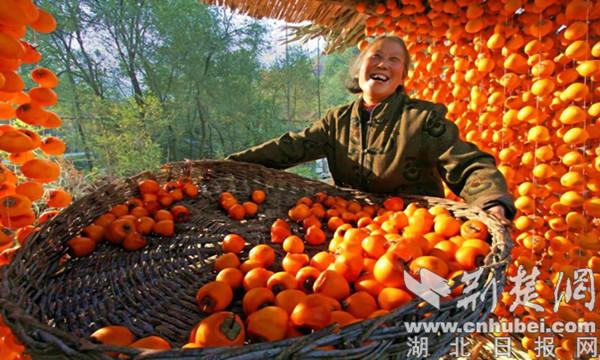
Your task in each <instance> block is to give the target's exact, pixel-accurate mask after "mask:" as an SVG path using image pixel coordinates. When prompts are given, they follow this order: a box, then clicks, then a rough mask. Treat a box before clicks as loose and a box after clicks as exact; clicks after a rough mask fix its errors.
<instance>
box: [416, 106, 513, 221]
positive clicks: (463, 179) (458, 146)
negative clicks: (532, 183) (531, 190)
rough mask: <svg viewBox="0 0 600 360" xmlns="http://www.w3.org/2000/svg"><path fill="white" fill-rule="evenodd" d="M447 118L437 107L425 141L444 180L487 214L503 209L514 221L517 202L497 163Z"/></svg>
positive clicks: (428, 125)
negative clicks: (467, 138)
mask: <svg viewBox="0 0 600 360" xmlns="http://www.w3.org/2000/svg"><path fill="white" fill-rule="evenodd" d="M445 114H446V109H445V108H444V107H443V106H441V105H436V106H435V109H434V110H432V111H431V113H430V114H429V117H428V118H427V120H426V122H425V124H424V132H425V134H424V139H427V142H428V148H429V149H430V150H431V151H432V153H433V154H435V155H436V158H437V169H438V171H439V173H440V175H441V177H442V179H443V180H444V181H445V182H446V184H447V185H448V187H449V188H450V189H451V190H452V191H453V192H454V193H455V194H458V195H459V196H460V197H462V198H463V199H465V201H466V202H467V203H470V204H473V205H476V206H479V207H481V208H482V209H486V210H487V209H490V208H493V207H495V206H497V205H501V206H503V207H504V208H505V210H506V211H505V216H506V217H507V218H508V219H513V218H514V216H515V213H516V209H515V205H514V199H513V197H512V195H511V194H510V193H509V192H508V188H507V185H506V180H505V179H504V175H502V173H501V172H500V171H499V170H498V168H497V167H496V160H495V159H494V157H493V156H492V155H490V154H489V153H486V152H484V151H481V150H479V148H478V147H477V146H476V145H475V144H472V143H469V142H465V141H463V140H461V139H460V136H459V131H458V127H457V126H456V124H454V123H453V122H451V121H449V120H447V119H446V118H445Z"/></svg>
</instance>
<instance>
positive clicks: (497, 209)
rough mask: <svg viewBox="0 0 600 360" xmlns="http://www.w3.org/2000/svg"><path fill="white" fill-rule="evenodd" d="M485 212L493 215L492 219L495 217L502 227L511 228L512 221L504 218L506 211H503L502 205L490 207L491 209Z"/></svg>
mask: <svg viewBox="0 0 600 360" xmlns="http://www.w3.org/2000/svg"><path fill="white" fill-rule="evenodd" d="M487 212H488V213H489V214H491V215H493V216H494V217H496V218H497V219H498V220H499V221H500V223H502V225H504V226H506V227H508V228H511V227H512V221H510V220H508V219H507V218H506V209H504V206H502V205H495V206H492V207H491V208H489V209H487Z"/></svg>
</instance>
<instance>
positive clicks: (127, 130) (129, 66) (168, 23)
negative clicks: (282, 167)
mask: <svg viewBox="0 0 600 360" xmlns="http://www.w3.org/2000/svg"><path fill="white" fill-rule="evenodd" d="M40 5H41V6H42V7H44V8H46V9H48V10H49V11H50V12H52V13H53V14H54V16H55V17H56V19H57V20H58V24H59V29H58V31H56V32H55V33H53V34H51V35H41V36H39V37H38V38H36V39H35V41H36V42H37V43H38V44H39V46H40V48H41V51H42V53H43V54H44V60H43V61H42V64H41V65H43V66H46V67H49V68H51V69H53V70H54V71H55V72H56V73H58V74H60V79H61V84H60V86H59V87H58V88H57V92H58V93H59V95H60V101H59V104H58V105H57V106H55V108H54V109H53V110H54V111H56V112H57V113H58V114H59V115H60V116H61V117H62V118H63V126H62V127H61V128H59V129H57V130H53V133H54V132H58V134H57V135H59V136H62V137H63V138H64V139H65V141H66V143H67V144H68V152H70V153H77V154H83V155H80V156H79V157H77V162H76V165H77V167H78V168H80V169H83V170H85V171H86V173H87V174H88V175H89V176H92V177H97V176H98V174H106V175H108V176H127V175H132V174H135V173H138V172H140V171H144V170H153V169H156V168H157V167H158V166H159V165H160V164H161V163H164V162H170V161H178V160H183V159H200V158H222V157H224V156H225V155H227V154H229V153H231V152H234V151H238V150H241V149H244V148H247V147H249V146H253V145H256V144H258V143H261V142H263V141H266V140H268V139H271V138H273V137H276V136H280V135H281V134H282V133H284V132H286V131H290V130H300V129H302V128H304V127H306V126H307V125H309V124H310V123H311V122H313V121H316V120H317V117H318V113H319V109H318V103H319V99H318V98H317V96H318V94H321V95H320V96H321V99H320V101H321V113H324V110H325V109H327V108H329V107H332V106H336V105H340V104H343V103H346V102H348V101H349V100H350V99H351V98H352V96H351V95H350V94H349V93H348V92H347V91H346V90H345V89H344V87H343V80H344V79H345V76H346V73H347V65H348V63H349V61H350V58H351V57H352V56H353V55H355V52H354V51H347V52H345V53H343V54H334V55H331V56H328V57H326V58H324V59H321V60H322V64H323V70H322V74H321V82H320V89H319V88H318V82H317V71H316V70H317V69H316V59H315V56H314V55H309V54H308V53H307V52H306V51H304V50H303V49H301V48H299V47H297V46H294V45H293V44H291V45H289V48H288V51H287V55H286V56H281V57H279V58H277V59H276V60H275V61H274V63H272V64H265V63H264V62H263V61H261V59H262V57H263V55H264V54H265V53H266V52H267V51H269V50H270V48H271V44H270V39H269V38H268V36H267V35H268V32H267V29H266V27H265V25H263V24H262V23H260V22H257V21H255V20H252V19H241V18H239V17H233V16H232V14H231V13H229V12H226V11H225V10H223V8H217V7H215V8H211V7H208V6H206V5H204V4H202V3H199V2H197V1H196V0H135V1H126V2H122V1H117V0H107V1H97V0H59V1H56V0H41V1H40ZM293 171H294V172H299V173H301V174H302V175H305V176H310V177H315V176H316V173H315V172H314V170H312V167H311V165H305V166H301V167H299V168H297V169H295V170H293Z"/></svg>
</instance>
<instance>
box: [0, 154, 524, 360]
mask: <svg viewBox="0 0 600 360" xmlns="http://www.w3.org/2000/svg"><path fill="white" fill-rule="evenodd" d="M181 176H191V177H192V178H193V179H194V181H195V182H196V183H197V184H198V185H199V187H200V191H201V193H200V195H199V196H198V197H197V198H194V199H186V200H183V201H182V202H181V203H182V204H183V205H185V206H187V207H188V208H189V209H190V213H191V214H190V215H191V218H190V221H189V222H187V223H181V224H177V225H176V231H175V232H176V234H175V236H174V237H172V238H165V237H159V236H149V237H147V240H148V246H146V247H145V248H143V249H142V250H139V251H135V252H126V251H124V250H123V249H121V248H120V247H116V246H113V245H111V244H108V243H102V244H100V246H99V247H98V248H97V249H96V250H95V251H94V252H93V253H92V254H91V255H89V256H87V257H84V258H66V257H65V255H66V252H67V246H66V241H68V240H69V239H70V238H71V237H73V236H75V235H77V234H79V232H80V231H81V229H82V228H83V227H85V226H87V225H89V224H90V223H91V222H93V221H94V219H96V218H97V217H98V216H100V215H101V214H103V213H104V212H106V211H107V210H108V209H110V208H111V207H112V206H114V205H116V204H119V203H122V202H124V201H126V200H127V199H128V198H130V197H133V196H136V195H137V182H138V181H139V180H141V179H144V178H154V179H156V180H158V181H160V182H165V181H168V180H171V179H177V178H179V177H181ZM255 189H263V190H265V191H266V193H267V201H266V202H265V203H264V204H262V205H261V207H260V211H259V214H258V216H257V217H256V218H254V219H248V220H244V221H242V222H238V221H232V220H231V219H229V218H228V217H227V216H226V214H225V213H224V212H223V211H222V210H221V209H220V208H219V205H218V196H219V194H220V193H221V192H223V191H229V192H231V193H233V194H234V195H235V196H236V197H237V198H238V199H246V198H247V197H248V196H249V194H250V193H251V192H252V191H253V190H255ZM318 191H324V192H326V193H328V194H331V195H342V196H345V197H347V198H355V199H360V200H361V201H365V202H371V203H373V202H379V201H381V198H379V197H377V196H373V195H367V194H363V193H358V192H355V191H349V190H343V189H338V188H335V187H332V186H329V185H327V184H324V183H321V182H317V181H312V180H308V179H305V178H302V177H299V176H296V175H293V174H290V173H287V172H283V171H277V170H272V169H268V168H265V167H262V166H259V165H252V164H245V163H238V162H231V161H193V162H192V161H187V162H179V163H172V164H169V165H168V166H166V167H165V168H164V169H163V171H162V172H160V173H158V174H149V173H144V174H140V175H138V176H135V177H132V178H129V179H123V180H120V181H117V182H115V183H113V184H110V185H107V186H105V187H103V188H100V189H98V190H97V191H95V192H93V193H91V194H89V195H87V196H85V197H82V198H81V199H79V200H78V201H76V202H74V203H73V204H72V205H71V206H70V207H69V208H67V209H66V210H64V211H63V212H62V213H61V214H60V215H58V216H57V217H55V218H54V219H52V220H51V221H49V222H47V223H46V224H45V225H44V226H43V228H42V229H41V230H40V231H39V232H38V233H36V235H34V237H32V238H31V239H29V241H28V242H27V243H26V245H25V246H24V248H23V249H22V250H21V251H19V252H18V253H17V256H16V258H15V260H14V261H13V262H12V263H11V264H10V265H9V266H7V267H4V268H3V270H2V272H1V273H0V279H1V282H0V310H1V311H2V315H3V316H4V318H5V319H6V322H7V323H8V324H9V325H10V326H11V327H12V329H13V330H14V332H15V334H16V335H17V336H18V337H19V338H20V339H21V341H22V342H23V343H24V344H25V345H26V347H27V350H28V352H30V353H31V354H32V355H33V356H34V357H35V358H49V359H63V358H86V359H90V358H107V357H106V355H104V354H103V352H105V351H110V350H118V351H120V352H123V353H125V354H129V355H138V357H139V358H146V357H150V358H175V357H176V358H199V357H202V358H215V359H216V358H218V359H225V358H227V359H263V358H266V357H279V358H291V357H301V358H307V359H310V358H345V359H354V358H356V359H358V358H361V359H364V358H376V357H379V356H381V355H382V354H397V355H398V356H399V357H400V358H403V357H405V355H406V352H407V350H408V349H407V347H406V338H407V334H406V332H405V330H404V329H403V327H402V326H401V323H402V322H403V321H412V320H418V319H420V318H422V316H423V314H425V313H428V312H433V315H431V316H430V317H428V318H427V320H426V321H457V322H459V323H464V322H465V321H478V320H479V319H483V318H485V317H486V316H487V315H488V314H489V312H490V311H491V302H492V299H491V298H490V297H487V298H486V300H485V301H482V302H479V303H478V304H477V309H476V311H474V312H468V313H465V312H464V311H463V310H457V308H456V302H457V301H458V300H459V299H460V298H455V299H453V300H451V301H448V302H445V303H442V308H441V309H440V311H435V309H434V308H433V307H431V306H429V305H427V306H424V307H420V308H417V306H416V305H417V303H418V301H416V300H415V301H414V302H413V303H412V305H410V306H405V307H403V308H401V309H398V310H396V311H393V312H391V313H390V314H388V315H386V316H383V317H380V318H377V319H372V320H366V321H362V322H360V323H356V324H353V325H351V326H348V327H345V328H344V329H342V330H335V331H334V328H333V327H330V328H326V329H323V330H321V331H319V332H315V333H313V334H310V335H307V336H304V337H300V338H293V339H287V340H283V341H279V342H272V343H257V344H250V345H247V346H244V347H242V348H208V349H186V350H172V351H167V352H161V353H158V354H157V353H152V352H145V353H141V352H140V351H139V350H137V349H127V348H115V347H110V346H105V345H98V344H95V343H92V342H91V341H90V340H89V338H88V336H89V335H90V334H91V333H92V332H93V331H95V330H96V329H98V328H100V327H103V326H106V325H125V326H127V327H128V328H129V329H130V330H131V331H132V332H133V333H134V335H136V336H137V337H144V336H148V335H158V336H162V337H164V338H166V339H167V340H169V341H170V342H171V344H172V346H173V347H174V348H176V347H180V346H182V345H183V344H185V343H186V342H187V337H188V335H189V331H190V330H191V329H192V327H193V326H194V325H195V324H196V323H198V321H200V320H201V319H202V318H203V317H204V315H203V314H201V313H200V312H199V310H198V308H197V306H196V304H195V302H194V296H195V294H196V291H197V289H198V288H199V287H200V286H202V285H203V284H205V283H207V282H210V281H212V280H214V277H215V273H214V272H213V271H212V262H213V260H214V258H215V255H218V254H220V253H221V248H220V244H219V242H220V241H221V239H222V238H223V237H224V236H225V235H226V234H228V233H237V234H240V235H242V236H244V238H245V239H246V240H247V241H248V242H249V243H250V245H247V247H246V249H245V250H244V252H243V253H242V255H241V259H242V260H243V259H244V258H245V257H247V251H249V249H250V248H251V247H252V246H253V245H255V244H258V243H269V242H270V225H271V224H272V223H273V221H274V220H275V219H277V218H279V217H285V215H286V214H287V210H288V209H289V208H290V207H292V206H293V205H294V204H295V202H296V200H297V199H298V198H299V197H301V196H311V195H313V194H314V193H316V192H318ZM405 200H406V201H417V202H419V203H420V204H422V205H424V206H427V207H431V206H433V205H443V206H445V207H446V208H448V209H449V210H451V211H452V212H453V213H454V215H455V216H456V217H462V218H465V219H472V218H478V219H481V220H482V221H484V222H485V223H486V225H487V226H488V228H489V230H490V233H491V234H492V235H493V237H492V253H491V254H490V255H489V256H488V257H487V258H486V261H485V266H484V271H483V275H482V279H485V282H482V283H481V284H480V286H479V290H481V289H483V288H484V287H485V286H486V285H489V284H490V282H492V281H493V282H497V284H498V294H499V293H500V292H501V291H502V287H503V284H504V273H505V269H506V266H507V261H508V254H509V251H510V246H511V245H512V242H511V239H510V237H509V236H508V234H507V232H506V231H505V229H504V228H503V227H502V225H501V224H500V223H499V222H498V221H497V220H496V219H494V218H492V217H490V216H488V215H486V214H485V212H483V211H482V210H480V209H477V208H473V207H469V206H467V205H465V204H460V203H455V202H450V201H447V200H444V199H438V198H429V197H408V196H407V197H405ZM294 226H296V225H294ZM293 232H294V233H298V234H299V233H301V231H300V228H299V227H295V228H294V227H293ZM274 247H275V249H276V251H277V255H278V257H279V259H280V258H281V256H282V255H284V252H283V251H282V250H281V248H278V247H277V246H274ZM324 249H325V246H319V247H310V246H307V251H308V252H309V254H313V253H316V252H318V251H321V250H324ZM276 263H277V261H276ZM233 306H234V307H237V308H241V304H240V303H239V301H238V303H235V304H234V305H233ZM381 325H385V326H381ZM423 335H425V336H429V337H430V341H429V344H430V348H429V351H430V354H431V356H432V358H436V357H439V356H441V355H443V354H444V353H446V352H447V351H448V349H449V346H450V342H451V341H452V340H453V339H454V338H455V337H456V336H457V334H448V333H446V334H442V333H440V334H423ZM323 345H334V346H335V347H336V348H337V350H319V349H316V347H318V346H323Z"/></svg>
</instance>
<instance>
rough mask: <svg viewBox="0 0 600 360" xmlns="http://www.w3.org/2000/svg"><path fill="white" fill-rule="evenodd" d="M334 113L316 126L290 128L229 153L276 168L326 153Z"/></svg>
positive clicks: (232, 156) (316, 123)
mask: <svg viewBox="0 0 600 360" xmlns="http://www.w3.org/2000/svg"><path fill="white" fill-rule="evenodd" d="M329 128H330V115H329V113H328V114H327V115H325V117H323V118H322V119H321V120H319V121H317V122H315V123H314V124H312V126H310V127H307V128H306V129H304V130H302V131H299V132H292V131H290V132H288V133H285V134H283V135H282V136H280V137H279V138H277V139H272V140H269V141H267V142H265V143H263V144H261V145H257V146H254V147H252V148H250V149H247V150H243V151H240V152H237V153H234V154H231V155H229V156H228V157H226V158H225V159H226V160H236V161H244V162H251V163H257V164H261V165H264V166H267V167H270V168H275V169H286V168H289V167H292V166H295V165H298V164H301V163H303V162H307V161H312V160H316V159H320V158H323V157H325V156H326V154H327V148H328V146H330V144H329V133H330V131H329V130H330V129H329Z"/></svg>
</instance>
